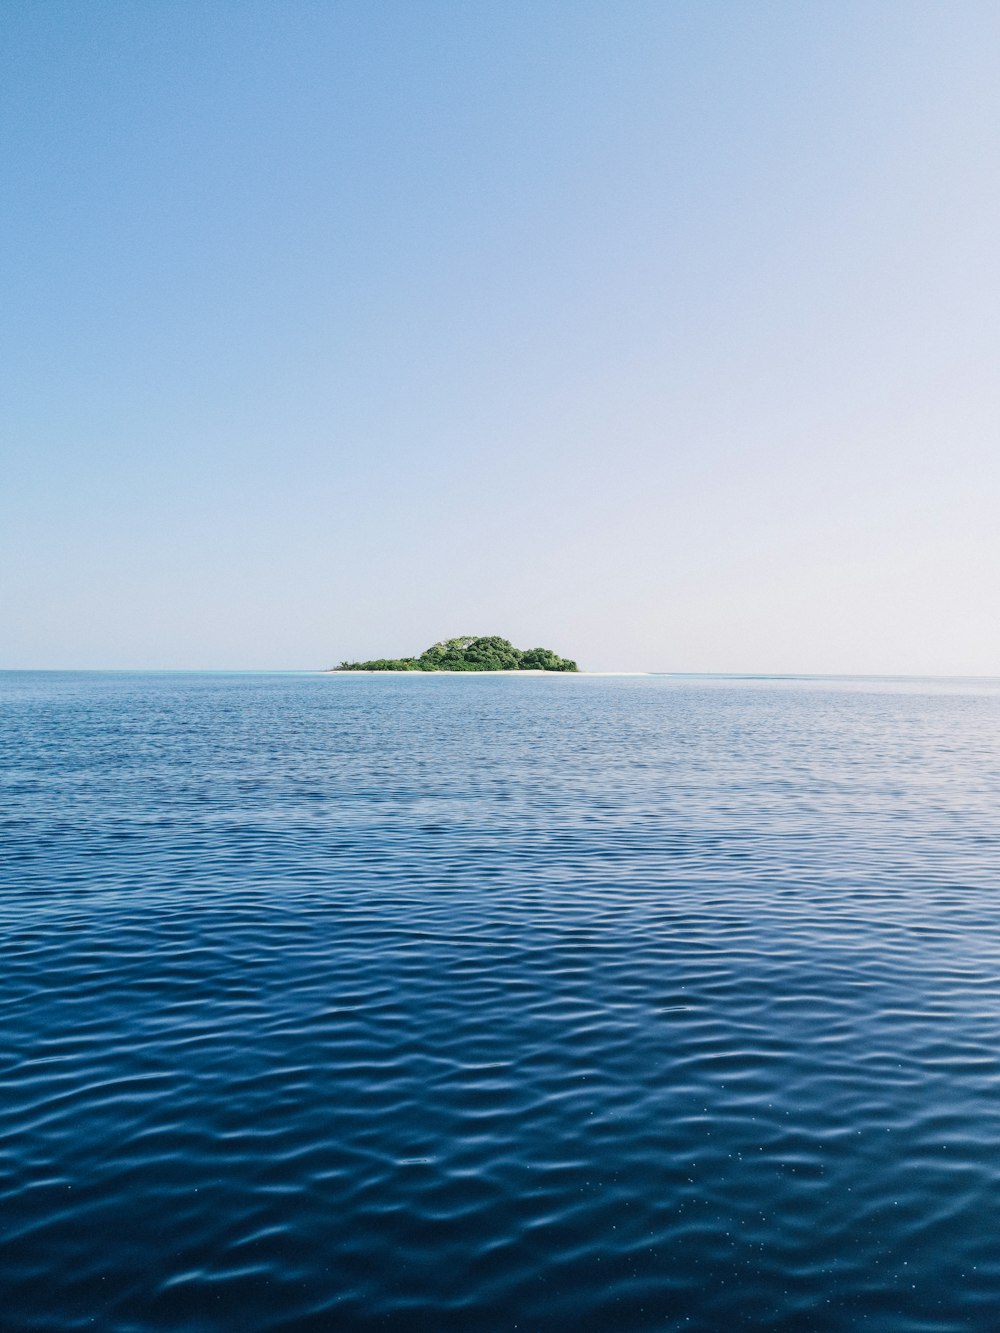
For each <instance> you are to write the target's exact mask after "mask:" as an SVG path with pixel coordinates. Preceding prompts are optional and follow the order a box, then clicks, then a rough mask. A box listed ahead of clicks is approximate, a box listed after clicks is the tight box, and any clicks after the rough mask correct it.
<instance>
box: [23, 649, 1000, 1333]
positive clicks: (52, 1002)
mask: <svg viewBox="0 0 1000 1333" xmlns="http://www.w3.org/2000/svg"><path fill="white" fill-rule="evenodd" d="M0 716H2V730H0V944H2V950H3V952H2V959H3V968H2V972H0V1002H2V1013H3V1027H2V1037H0V1312H2V1313H0V1327H2V1328H3V1329H4V1330H17V1331H20V1330H27V1329H32V1330H61V1329H76V1328H95V1327H96V1328H100V1329H108V1330H123V1331H124V1330H154V1329H156V1330H160V1329H162V1330H206V1331H207V1330H212V1331H214V1330H230V1329H233V1330H250V1331H253V1330H270V1329H307V1330H312V1329H352V1328H359V1329H367V1328H373V1329H374V1328H389V1329H428V1330H432V1329H433V1330H437V1329H477V1330H478V1329H492V1328H496V1329H508V1328H515V1327H516V1328H521V1329H532V1330H534V1329H555V1330H562V1329H567V1330H569V1329H572V1330H574V1333H577V1331H579V1330H589V1329H633V1328H634V1329H645V1328H658V1329H664V1328H666V1329H673V1328H677V1329H682V1328H683V1329H695V1330H706V1331H707V1330H717V1329H720V1328H740V1329H781V1330H798V1329H806V1330H811V1329H815V1330H847V1329H854V1328H872V1329H884V1330H892V1331H893V1333H896V1331H901V1333H916V1331H917V1330H921V1331H923V1330H928V1331H929V1330H962V1329H983V1330H987V1329H995V1328H996V1327H998V1326H1000V1247H998V1242H997V1239H996V1237H997V1235H998V1234H1000V1004H998V999H1000V818H998V814H1000V687H998V686H997V684H996V683H993V682H988V681H980V682H955V681H952V682H933V681H872V680H869V681H845V680H829V681H819V680H763V679H756V680H725V679H713V680H701V679H685V680H678V679H670V678H645V679H644V678H633V679H628V678H606V679H596V678H591V679H573V678H569V679H567V678H563V677H560V678H555V679H535V678H533V679H517V678H509V677H504V678H483V677H474V678H468V679H463V678H455V677H448V678H435V677H427V676H421V677H416V678H413V677H404V678H402V679H401V678H393V677H375V678H372V677H350V676H332V677H331V676H294V675H288V676H277V675H275V676H267V675H259V676H256V675H232V676H227V675H211V676H198V675H157V674H148V675H128V674H107V675H104V674H60V673H39V674H32V673H6V674H4V675H0Z"/></svg>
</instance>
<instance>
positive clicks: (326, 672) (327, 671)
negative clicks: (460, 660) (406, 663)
mask: <svg viewBox="0 0 1000 1333" xmlns="http://www.w3.org/2000/svg"><path fill="white" fill-rule="evenodd" d="M319 674H320V675H321V676H550V677H557V676H558V677H567V676H578V677H579V676H651V675H652V674H653V672H651V671H535V670H528V671H506V670H505V671H338V669H337V668H336V667H324V668H323V670H322V671H320V673H319Z"/></svg>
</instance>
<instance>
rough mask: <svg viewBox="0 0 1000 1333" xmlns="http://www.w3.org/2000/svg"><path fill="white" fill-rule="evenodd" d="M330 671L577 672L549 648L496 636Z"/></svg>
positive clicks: (447, 641)
mask: <svg viewBox="0 0 1000 1333" xmlns="http://www.w3.org/2000/svg"><path fill="white" fill-rule="evenodd" d="M333 670H334V671H578V670H579V668H578V667H577V665H576V663H575V662H571V661H570V660H569V658H567V657H559V655H558V654H557V653H554V652H552V650H551V649H550V648H515V647H514V645H513V644H512V643H510V642H509V641H508V640H507V639H500V638H498V637H497V636H496V635H494V634H491V635H478V634H468V635H466V636H465V637H464V638H460V639H443V640H442V641H441V642H440V643H435V644H434V645H433V646H432V647H430V648H428V649H426V650H425V651H424V652H422V653H421V654H420V656H419V657H395V658H392V657H378V658H376V659H375V660H374V661H373V662H341V663H340V665H339V666H336V667H334V668H333Z"/></svg>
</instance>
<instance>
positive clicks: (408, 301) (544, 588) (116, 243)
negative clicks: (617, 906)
mask: <svg viewBox="0 0 1000 1333" xmlns="http://www.w3.org/2000/svg"><path fill="white" fill-rule="evenodd" d="M998 64H1000V6H998V5H996V3H995V0H987V2H986V3H979V2H978V0H955V2H954V3H943V0H934V3H925V2H924V0H902V2H900V3H897V2H896V0H862V2H856V0H838V3H837V4H835V5H831V4H826V3H820V2H819V0H787V2H785V0H782V2H780V3H775V2H773V0H771V2H769V0H759V2H755V3H753V4H748V3H744V2H743V0H740V2H739V3H735V2H733V0H613V2H612V0H602V3H594V0H504V3H497V2H496V0H481V2H479V0H476V2H475V3H466V2H465V0H451V2H450V3H441V2H440V0H421V2H420V3H419V4H415V3H413V0H357V2H355V0H327V2H326V3H315V2H313V0H269V2H268V3H260V2H259V0H211V2H210V3H203V2H202V0H197V2H195V0H185V2H184V3H177V2H176V0H157V3H156V4H155V5H150V4H146V3H141V2H140V0H118V2H116V3H108V0H91V3H88V4H85V5H81V4H79V3H78V2H77V0H70V2H69V3H64V2H63V0H46V3H45V4H39V3H37V0H30V2H29V0H7V3H6V4H5V5H4V6H3V9H2V14H0V185H2V190H3V204H2V207H0V667H5V668H220V669H222V668H246V669H252V668H268V669H271V668H274V669H297V668H302V669H310V668H316V667H324V666H328V665H330V664H331V663H334V662H337V661H339V660H341V659H342V658H345V657H346V658H365V657H370V656H396V655H402V654H408V653H414V652H419V651H420V650H422V649H423V648H424V647H426V646H427V645H428V644H430V643H432V642H434V641H435V640H438V639H441V638H444V637H451V636H454V635H459V634H466V633H483V634H501V635H503V636H504V637H506V638H509V639H511V640H513V641H514V642H515V643H516V644H518V645H519V646H521V647H529V646H534V645H537V644H541V645H544V646H547V647H551V648H554V649H555V650H556V651H557V652H559V653H562V654H565V655H567V656H571V657H574V658H576V659H577V660H578V661H579V662H580V664H581V666H583V667H586V668H590V669H593V670H615V669H621V670H637V671H639V670H651V671H685V672H686V671H692V672H698V671H719V672H816V673H826V672H836V673H841V672H857V673H886V674H894V673H912V674H973V675H975V674H1000V614H998V592H1000V246H998V244H997V237H998V236H1000V147H998V145H1000V80H998V79H997V76H996V71H997V68H998Z"/></svg>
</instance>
